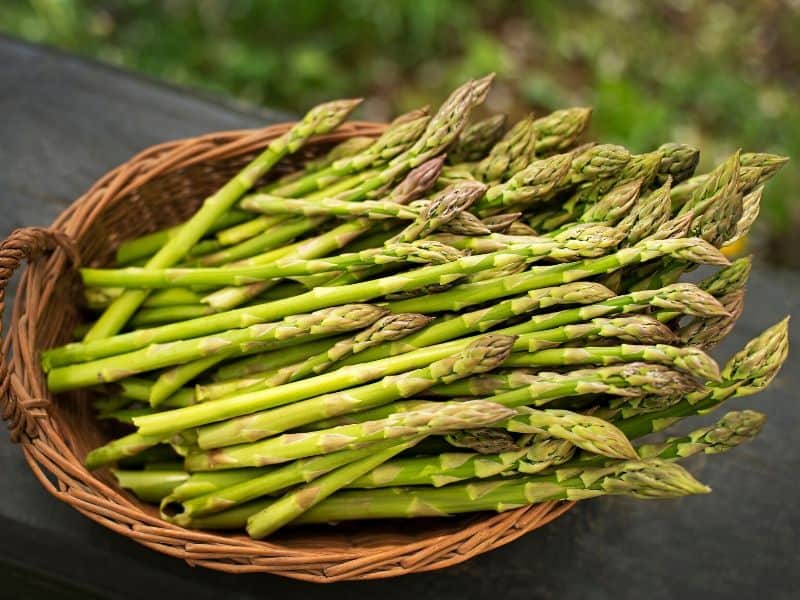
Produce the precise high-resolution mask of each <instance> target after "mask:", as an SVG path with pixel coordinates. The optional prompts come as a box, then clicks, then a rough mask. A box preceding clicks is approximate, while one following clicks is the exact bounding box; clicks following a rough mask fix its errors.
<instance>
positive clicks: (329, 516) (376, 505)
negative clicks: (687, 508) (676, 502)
mask: <svg viewBox="0 0 800 600" xmlns="http://www.w3.org/2000/svg"><path fill="white" fill-rule="evenodd" d="M709 491H710V490H709V488H708V487H706V486H704V485H702V484H701V483H699V482H698V481H697V480H695V479H694V478H693V477H692V476H691V475H689V473H688V472H687V471H686V470H685V469H683V468H682V467H681V466H679V465H677V464H674V463H669V462H664V461H660V460H658V459H650V460H644V461H643V460H630V461H623V462H621V463H617V464H616V465H614V466H613V467H598V468H587V469H576V470H574V471H566V470H562V469H556V470H555V472H554V473H553V474H552V475H540V476H530V477H517V478H512V479H507V480H500V481H497V480H490V481H486V482H476V483H467V484H456V485H451V486H445V487H442V488H432V489H426V488H387V489H382V490H365V491H355V490H354V491H342V492H338V493H337V494H335V495H333V496H331V497H330V498H328V499H326V500H325V501H323V502H321V503H320V504H318V505H317V506H315V507H313V508H311V509H310V510H308V511H307V512H305V513H304V514H302V515H301V516H300V517H299V518H298V519H297V520H296V521H295V522H296V523H298V524H299V523H326V522H339V521H346V520H352V519H354V518H358V519H392V518H411V517H425V516H428V517H433V516H435V517H443V516H448V515H454V514H459V513H464V512H478V511H483V510H494V511H497V512H503V511H506V510H511V509H514V508H520V507H522V506H527V505H529V504H535V503H539V502H546V501H553V500H584V499H586V498H592V497H595V496H602V495H625V496H632V497H634V498H640V499H647V500H649V499H660V498H675V497H680V496H687V495H690V494H705V493H708V492H709ZM356 506H357V507H358V508H357V509H355V507H356ZM249 510H252V508H251V507H248V511H249ZM222 514H223V515H224V514H225V513H222ZM348 515H349V516H348ZM238 518H239V519H241V517H238ZM225 520H226V519H222V520H221V522H222V523H224V521H225ZM234 522H235V519H230V520H229V522H228V523H225V524H226V525H228V526H231V525H233V524H234ZM196 525H198V526H203V527H208V526H210V525H213V522H211V521H209V522H207V523H197V524H196ZM237 525H239V523H237Z"/></svg>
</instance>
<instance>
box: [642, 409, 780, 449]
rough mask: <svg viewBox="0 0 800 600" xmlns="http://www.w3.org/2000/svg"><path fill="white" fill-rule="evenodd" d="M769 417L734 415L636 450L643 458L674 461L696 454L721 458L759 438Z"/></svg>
mask: <svg viewBox="0 0 800 600" xmlns="http://www.w3.org/2000/svg"><path fill="white" fill-rule="evenodd" d="M765 421H766V417H765V416H764V415H763V414H761V413H759V412H755V411H753V410H744V411H731V412H729V413H727V414H725V416H723V417H722V419H720V420H719V421H718V422H717V423H715V424H714V425H710V426H708V427H702V428H700V429H696V430H694V431H692V432H691V433H689V434H688V435H685V436H678V437H671V438H669V439H667V440H666V441H664V442H660V443H657V444H645V445H642V446H639V447H638V448H637V452H638V454H639V456H641V457H642V458H660V459H665V460H673V459H680V458H687V457H689V456H693V455H695V454H700V453H704V454H719V453H722V452H727V451H728V450H731V449H732V448H735V447H736V446H739V445H740V444H742V443H744V442H747V441H750V440H752V439H753V438H754V437H755V436H757V435H758V434H759V432H760V431H761V429H762V427H763V426H764V422H765Z"/></svg>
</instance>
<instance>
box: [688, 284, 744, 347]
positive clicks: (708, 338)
mask: <svg viewBox="0 0 800 600" xmlns="http://www.w3.org/2000/svg"><path fill="white" fill-rule="evenodd" d="M719 302H720V304H722V306H723V307H725V310H727V311H728V313H729V314H728V315H727V316H722V317H714V318H711V319H697V320H694V321H692V322H690V323H687V324H686V325H684V326H683V327H681V328H680V329H679V330H678V332H677V333H678V337H680V339H681V341H682V342H683V343H685V344H689V345H692V346H697V347H698V348H700V349H702V350H710V349H711V348H713V347H714V346H716V345H717V344H718V343H719V342H721V341H722V340H723V339H725V337H726V336H727V335H728V334H729V333H730V332H731V330H732V329H733V327H734V325H736V321H738V320H739V317H740V316H741V315H742V311H743V310H744V290H737V291H734V292H731V293H730V294H726V295H725V296H720V297H719Z"/></svg>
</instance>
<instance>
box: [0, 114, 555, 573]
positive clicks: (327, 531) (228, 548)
mask: <svg viewBox="0 0 800 600" xmlns="http://www.w3.org/2000/svg"><path fill="white" fill-rule="evenodd" d="M288 127H289V125H287V124H283V125H275V126H272V127H268V128H266V129H260V130H257V131H252V130H247V131H229V132H222V133H214V134H209V135H205V136H200V137H196V138H191V139H185V140H178V141H174V142H168V143H164V144H160V145H157V146H153V147H150V148H148V149H146V150H144V151H143V152H141V153H139V154H138V155H136V156H134V157H133V158H131V159H130V160H129V161H128V162H126V163H124V164H123V165H121V166H119V167H117V168H116V169H114V170H112V171H110V172H109V173H107V174H106V175H105V176H103V177H102V178H101V179H100V180H99V181H97V182H96V183H95V184H94V185H93V186H92V187H91V188H90V189H89V191H88V192H86V194H84V195H83V196H82V197H81V198H80V199H78V200H77V201H76V202H75V203H74V204H73V205H72V206H71V207H70V208H69V209H67V210H66V211H65V212H64V213H62V214H61V216H60V217H59V218H58V219H57V220H56V221H55V223H53V225H52V226H51V227H50V228H49V229H41V228H25V229H18V230H16V231H14V232H12V233H11V235H10V236H9V237H8V239H6V240H5V241H3V242H2V244H0V335H2V333H3V330H2V314H3V310H4V308H5V289H6V286H7V285H8V282H9V280H10V278H11V276H12V275H13V273H14V272H15V271H16V270H17V269H18V268H19V267H20V266H21V265H22V263H23V262H25V261H27V262H28V263H29V266H28V268H27V269H26V270H25V272H24V274H23V276H22V278H21V280H20V283H19V287H18V292H17V298H16V301H15V303H14V307H13V312H12V315H11V326H10V329H9V331H8V332H7V335H6V337H5V339H4V340H3V344H2V353H0V409H1V410H2V416H3V419H4V420H5V421H6V422H7V424H8V426H9V428H10V431H11V435H12V439H13V440H14V441H16V442H18V443H19V444H20V447H21V449H22V452H23V453H24V456H25V459H26V461H27V462H28V464H29V465H30V467H31V469H32V470H33V472H34V474H35V475H36V477H37V478H38V479H39V481H40V482H41V483H42V485H43V486H44V487H45V488H46V489H47V491H49V492H50V493H51V494H53V495H54V496H56V497H57V498H59V499H60V500H62V501H64V502H66V503H68V504H70V505H71V506H73V507H74V508H75V509H76V510H78V511H80V512H81V513H83V514H84V515H86V516H87V517H89V518H90V519H92V520H94V521H96V522H98V523H100V524H102V525H104V526H105V527H107V528H109V529H112V530H114V531H116V532H118V533H120V534H122V535H125V536H127V537H130V538H132V539H134V540H135V541H137V542H139V543H140V544H143V545H145V546H148V547H150V548H153V549H154V550H157V551H159V552H163V553H164V554H169V555H171V556H175V557H178V558H181V559H183V560H185V561H187V562H188V563H189V564H192V565H200V566H204V567H208V568H211V569H216V570H220V571H226V572H232V573H244V572H269V573H274V574H279V575H283V576H286V577H293V578H297V579H303V580H308V581H316V582H331V581H339V580H347V579H374V578H382V577H393V576H398V575H403V574H405V573H411V572H418V571H426V570H432V569H439V568H442V567H446V566H449V565H454V564H457V563H460V562H462V561H464V560H467V559H468V558H470V557H471V556H475V555H477V554H480V553H482V552H486V551H488V550H491V549H492V548H496V547H498V546H501V545H503V544H506V543H508V542H510V541H512V540H514V539H516V538H518V537H520V536H521V535H523V534H524V533H526V532H528V531H532V530H533V529H536V528H537V527H541V526H542V525H544V524H546V523H548V522H550V521H551V520H553V519H554V518H556V517H558V516H560V515H561V514H562V513H563V512H565V511H566V510H567V509H568V508H569V507H570V506H571V504H570V503H554V502H549V503H544V504H539V505H534V506H530V507H526V508H521V509H517V510H514V511H509V512H505V513H502V514H491V515H488V516H487V515H486V514H481V515H471V516H467V517H462V518H454V519H421V520H414V521H411V522H402V523H391V522H387V523H369V524H348V525H342V526H339V527H320V528H303V529H297V530H291V529H290V530H289V532H288V533H282V534H279V535H277V536H275V537H274V538H270V539H269V540H267V541H255V540H251V539H250V538H248V537H246V536H243V535H231V534H217V533H206V532H199V531H192V530H187V529H184V528H181V527H178V526H176V525H171V524H169V523H166V522H164V521H162V520H161V519H159V518H158V513H157V511H156V510H155V509H154V508H153V507H151V506H148V505H146V504H143V503H141V502H140V501H138V500H137V499H136V498H135V497H133V496H132V495H130V494H128V493H127V492H125V491H123V490H120V489H119V488H117V487H116V485H115V484H114V480H113V478H112V477H111V475H110V473H109V472H108V471H107V470H105V469H103V470H101V471H98V472H89V471H87V470H86V469H85V468H84V467H83V457H84V456H85V455H86V453H87V452H88V451H89V450H90V449H92V448H94V447H96V446H98V445H100V444H102V443H105V442H106V441H108V439H109V438H110V436H111V434H110V432H109V431H108V430H107V429H105V428H104V427H101V426H100V425H99V424H98V423H97V422H96V421H95V419H94V418H93V416H92V414H91V409H90V405H89V402H88V395H87V393H86V392H84V391H78V392H73V393H70V394H63V395H60V396H58V397H53V396H51V395H50V393H49V392H48V391H47V387H46V383H45V376H44V374H43V372H42V370H41V369H40V367H39V351H40V350H41V349H43V348H49V347H53V346H55V345H59V344H63V343H65V342H67V341H68V340H69V338H70V332H71V331H72V330H73V328H74V327H75V325H77V324H78V323H79V322H80V320H81V311H80V308H79V303H80V298H81V293H80V284H79V281H78V278H77V276H76V275H75V269H74V266H75V265H77V264H81V265H103V264H109V263H110V261H111V259H112V253H113V249H114V248H116V247H117V246H118V245H119V243H120V242H122V241H124V240H127V239H131V238H135V237H138V236H141V235H144V234H146V233H150V232H152V231H155V230H158V229H161V228H163V227H166V226H169V225H174V224H175V223H178V222H180V221H182V220H184V219H185V218H186V217H187V216H189V215H190V214H191V213H192V212H193V211H194V210H195V209H196V208H197V206H198V204H199V202H200V201H201V200H202V198H204V197H206V196H207V195H209V194H210V193H211V192H213V191H214V190H216V189H217V188H219V187H220V186H221V185H222V184H223V183H224V182H225V181H227V180H228V179H229V178H230V176H231V175H233V174H234V173H236V172H237V171H238V170H239V169H240V168H241V167H242V166H243V165H244V164H246V162H247V161H249V160H250V159H251V158H252V157H253V156H254V155H255V153H256V152H257V151H259V150H260V149H262V148H263V147H264V146H265V145H266V144H267V143H268V142H269V141H270V140H271V139H273V138H275V137H277V136H279V135H281V134H282V133H284V132H285V131H286V130H287V128H288ZM382 130H383V125H380V124H376V123H363V122H354V123H348V124H346V125H344V126H342V127H340V128H339V129H338V130H337V131H336V133H334V134H331V135H327V136H322V137H319V138H315V139H314V140H313V141H312V142H311V143H310V144H308V147H307V150H306V151H305V153H304V154H303V155H302V156H299V157H297V158H296V159H295V160H305V159H307V158H309V157H310V156H319V155H320V154H321V153H323V152H324V151H325V150H327V149H328V148H329V147H330V146H331V145H332V144H334V143H336V142H339V141H341V140H343V139H345V138H347V137H350V136H354V135H372V136H374V135H378V134H379V133H380V132H381V131H382ZM285 165H286V166H285V167H284V169H285V168H291V166H292V165H291V163H290V162H288V161H287V162H286V163H285ZM278 172H281V171H278Z"/></svg>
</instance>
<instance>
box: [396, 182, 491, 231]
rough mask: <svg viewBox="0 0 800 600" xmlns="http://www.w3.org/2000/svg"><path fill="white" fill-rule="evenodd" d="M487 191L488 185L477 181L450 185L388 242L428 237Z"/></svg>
mask: <svg viewBox="0 0 800 600" xmlns="http://www.w3.org/2000/svg"><path fill="white" fill-rule="evenodd" d="M485 191H486V186H485V185H483V184H482V183H478V182H477V181H465V182H463V183H457V184H454V185H451V186H448V187H447V188H445V189H444V190H442V191H441V192H440V193H439V194H437V195H436V196H435V197H434V198H433V200H431V202H430V203H429V204H428V206H427V207H426V208H425V209H424V210H422V211H421V212H420V214H419V216H418V217H417V218H416V219H415V220H414V222H413V223H411V224H410V225H409V226H408V227H406V228H405V229H404V230H403V231H401V232H400V233H399V234H397V235H396V236H395V237H393V238H392V239H391V240H389V241H388V242H387V244H389V243H392V242H410V241H413V240H416V239H419V238H423V237H426V236H427V235H429V234H430V233H432V232H434V231H436V229H437V228H438V227H440V226H441V225H443V224H444V223H447V222H449V221H451V220H452V219H453V217H454V216H455V215H457V214H458V213H460V212H462V211H465V210H468V209H469V207H470V206H472V204H473V203H474V202H475V201H476V200H477V199H478V198H480V197H481V196H482V195H483V193H484V192H485Z"/></svg>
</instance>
